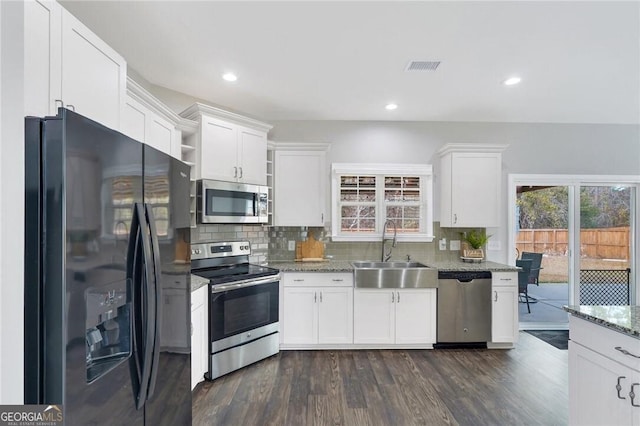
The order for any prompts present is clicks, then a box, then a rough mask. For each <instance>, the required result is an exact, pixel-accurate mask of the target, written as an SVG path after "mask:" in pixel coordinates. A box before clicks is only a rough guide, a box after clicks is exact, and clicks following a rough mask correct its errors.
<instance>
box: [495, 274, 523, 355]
mask: <svg viewBox="0 0 640 426" xmlns="http://www.w3.org/2000/svg"><path fill="white" fill-rule="evenodd" d="M491 277H492V278H491V298H492V301H493V305H492V313H491V342H492V343H507V344H513V343H515V342H516V341H517V340H518V327H519V325H518V273H517V272H493V273H492V274H491Z"/></svg>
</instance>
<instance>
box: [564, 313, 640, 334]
mask: <svg viewBox="0 0 640 426" xmlns="http://www.w3.org/2000/svg"><path fill="white" fill-rule="evenodd" d="M564 310H565V311H567V312H569V313H570V314H571V315H573V316H575V317H577V318H582V319H585V320H587V321H591V322H594V323H596V324H600V325H602V326H603V327H607V328H610V329H612V330H616V331H619V332H620V333H623V334H626V335H628V336H631V337H635V338H636V339H640V306H627V305H623V306H606V305H580V306H564Z"/></svg>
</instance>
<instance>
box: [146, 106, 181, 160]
mask: <svg viewBox="0 0 640 426" xmlns="http://www.w3.org/2000/svg"><path fill="white" fill-rule="evenodd" d="M147 128H148V132H147V135H146V139H145V141H144V142H145V143H146V144H147V145H150V146H152V147H154V148H155V149H157V150H159V151H162V152H164V153H165V154H167V155H171V151H172V150H171V147H172V145H173V136H174V131H175V128H174V126H173V125H171V124H170V123H169V122H168V121H166V120H163V119H162V118H160V117H158V116H157V115H156V114H154V113H153V112H151V111H149V114H148V119H147ZM179 158H180V157H178V159H179Z"/></svg>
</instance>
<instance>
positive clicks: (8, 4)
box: [0, 1, 24, 404]
mask: <svg viewBox="0 0 640 426" xmlns="http://www.w3.org/2000/svg"><path fill="white" fill-rule="evenodd" d="M23 22H24V3H23V2H18V1H0V95H1V96H0V330H2V333H0V403H1V404H22V401H23V383H22V378H23V367H22V366H23V346H24V345H23V342H24V340H23V326H22V324H23V315H24V312H23V300H24V298H23V255H22V254H23V252H24V241H23V235H24V232H23V229H24V114H23V112H24V100H23V99H24V73H23V71H24V64H23V62H24V61H23Z"/></svg>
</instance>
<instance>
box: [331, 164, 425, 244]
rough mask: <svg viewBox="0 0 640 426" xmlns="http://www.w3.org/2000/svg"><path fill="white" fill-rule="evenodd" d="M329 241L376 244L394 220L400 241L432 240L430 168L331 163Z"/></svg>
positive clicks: (422, 165)
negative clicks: (330, 237) (385, 225)
mask: <svg viewBox="0 0 640 426" xmlns="http://www.w3.org/2000/svg"><path fill="white" fill-rule="evenodd" d="M331 168H332V185H331V198H332V210H333V218H334V220H333V221H332V240H333V241H380V240H381V238H382V232H383V227H384V222H385V221H386V220H387V219H391V220H393V222H394V223H395V224H396V227H397V239H398V241H416V242H430V241H433V205H432V202H433V195H432V187H433V182H432V181H433V171H432V166H431V165H429V164H367V163H334V164H332V167H331Z"/></svg>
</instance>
